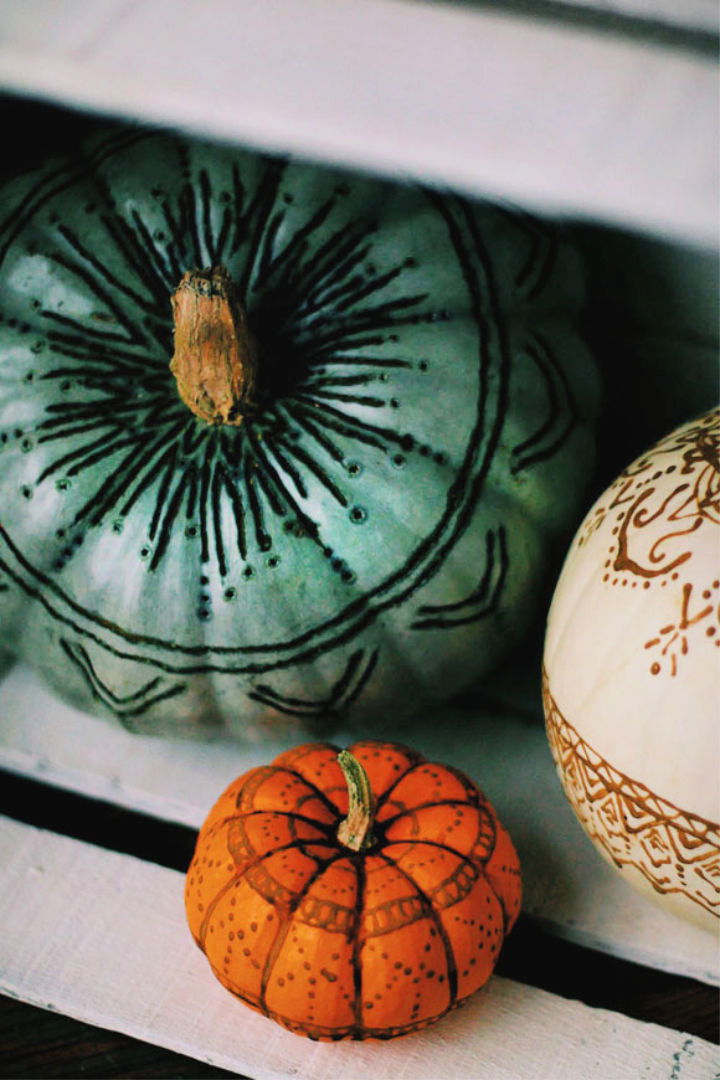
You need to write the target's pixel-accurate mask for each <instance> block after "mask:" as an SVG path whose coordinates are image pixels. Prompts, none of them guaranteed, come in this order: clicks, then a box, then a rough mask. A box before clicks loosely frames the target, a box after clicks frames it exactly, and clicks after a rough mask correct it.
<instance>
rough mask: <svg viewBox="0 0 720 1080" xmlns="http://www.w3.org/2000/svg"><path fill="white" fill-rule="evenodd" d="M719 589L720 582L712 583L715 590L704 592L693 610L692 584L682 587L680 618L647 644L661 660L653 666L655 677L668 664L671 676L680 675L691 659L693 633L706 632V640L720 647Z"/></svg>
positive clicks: (654, 660)
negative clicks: (680, 668) (685, 661)
mask: <svg viewBox="0 0 720 1080" xmlns="http://www.w3.org/2000/svg"><path fill="white" fill-rule="evenodd" d="M719 589H720V580H718V581H714V582H713V583H712V589H703V591H702V594H701V596H700V598H699V600H696V601H695V607H694V609H693V608H691V602H692V594H693V585H692V584H691V583H690V582H689V581H688V582H685V584H684V585H683V587H682V600H681V605H680V618H679V619H677V620H676V621H674V622H671V623H668V624H667V625H666V626H663V627H661V628H660V630H659V631H658V633H657V635H656V636H655V637H652V638H650V640H649V641H646V642H645V646H644V647H645V648H646V649H647V650H649V651H651V652H652V653H653V655H654V656H655V657H657V658H656V659H653V661H652V662H651V664H650V674H651V675H659V674H660V672H661V671H662V670H663V663H664V662H667V668H668V670H669V672H670V675H671V676H675V675H677V672H678V663H679V662H680V658H681V657H683V656H687V654H688V652H689V649H690V636H689V635H690V633H691V632H695V633H696V634H697V633H700V632H703V633H704V636H705V638H706V639H709V640H711V641H714V643H715V646H716V647H720V602H718V597H717V596H716V597H715V598H714V599H713V591H714V592H717V591H718V590H719ZM713 617H714V619H713Z"/></svg>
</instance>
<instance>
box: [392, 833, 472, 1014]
mask: <svg viewBox="0 0 720 1080" xmlns="http://www.w3.org/2000/svg"><path fill="white" fill-rule="evenodd" d="M377 855H378V857H379V858H380V859H382V861H383V862H385V863H387V865H388V866H392V867H393V869H394V870H396V871H397V872H398V874H400V876H401V877H402V878H404V879H405V881H407V883H408V885H410V887H411V888H412V889H413V890H414V891H415V892H416V893H417V895H418V896H419V898H420V902H421V904H422V905H423V907H424V908H425V911H426V913H427V915H428V916H429V918H430V919H431V921H432V923H433V925H434V927H435V930H436V931H437V934H438V937H439V938H440V941H441V942H442V946H443V951H444V953H445V964H446V974H447V980H448V995H449V999H448V1005H447V1006H446V1008H445V1009H443V1010H442V1012H441V1013H440V1014H439V1016H444V1015H445V1013H447V1012H449V1011H450V1010H451V1009H452V1008H453V1007H454V1006H455V1005H456V1004H457V992H458V973H457V964H456V963H455V953H454V951H453V947H452V945H451V943H450V938H449V937H448V934H447V931H446V930H445V927H444V925H443V922H442V919H441V918H440V914H439V912H438V910H437V908H436V907H435V905H434V904H433V902H432V900H431V899H430V897H429V896H428V894H427V893H426V892H425V890H424V889H423V888H422V887H421V886H420V885H419V884H418V883H417V881H415V879H414V878H413V877H412V876H411V875H410V874H409V873H408V872H407V871H406V870H404V869H403V868H402V866H399V865H398V863H397V862H396V861H395V860H394V859H393V858H392V856H391V855H388V854H387V849H383V850H381V851H378V852H377Z"/></svg>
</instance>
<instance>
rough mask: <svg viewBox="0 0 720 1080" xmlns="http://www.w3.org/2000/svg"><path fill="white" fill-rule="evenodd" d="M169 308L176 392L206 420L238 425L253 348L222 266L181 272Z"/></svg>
mask: <svg viewBox="0 0 720 1080" xmlns="http://www.w3.org/2000/svg"><path fill="white" fill-rule="evenodd" d="M172 310H173V319H174V322H175V352H174V354H173V358H172V360H171V361H170V370H171V371H172V373H173V375H174V376H175V378H176V380H177V387H178V392H179V394H180V397H181V398H182V400H183V401H184V402H185V404H186V405H187V406H188V408H189V409H190V410H191V411H192V412H193V413H194V414H195V415H196V416H198V417H199V418H200V419H201V420H204V421H205V422H206V423H208V424H232V425H235V426H237V425H239V424H241V423H242V422H243V420H244V418H245V416H246V415H247V413H248V412H249V411H250V410H251V409H252V407H253V404H254V402H253V396H254V391H255V367H256V363H255V361H256V349H255V346H254V343H253V341H252V339H251V336H250V332H249V330H248V326H247V319H246V317H245V312H244V310H243V307H242V304H241V303H240V300H239V299H238V295H237V291H236V289H235V286H234V284H233V281H232V278H231V277H230V275H229V273H228V272H227V270H226V269H225V268H224V267H222V266H214V267H211V268H210V269H208V270H191V271H189V272H188V273H187V274H184V275H183V278H182V281H181V282H180V284H179V285H178V287H177V289H176V291H175V293H174V294H173V296H172Z"/></svg>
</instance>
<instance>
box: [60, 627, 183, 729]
mask: <svg viewBox="0 0 720 1080" xmlns="http://www.w3.org/2000/svg"><path fill="white" fill-rule="evenodd" d="M60 647H61V648H62V650H63V652H64V653H65V655H66V656H67V657H68V659H69V660H70V661H71V662H72V664H73V666H74V667H75V669H76V670H77V671H79V672H80V674H81V675H82V677H83V680H84V681H85V683H86V684H87V686H88V688H89V689H90V692H91V693H92V695H93V697H94V698H95V699H96V700H97V701H99V702H100V703H101V704H102V705H104V706H105V708H107V709H109V710H110V711H111V712H112V713H113V715H114V716H116V717H117V718H118V720H119V721H120V722H121V724H122V725H123V727H125V728H127V729H128V730H129V731H132V730H133V727H134V725H133V720H134V718H136V717H138V716H142V714H143V713H145V712H147V711H148V709H151V708H152V707H153V705H156V704H157V703H158V702H160V701H165V700H167V699H168V698H173V697H177V696H178V694H183V693H184V692H185V690H186V685H185V683H176V684H175V685H174V686H167V680H166V679H162V678H161V677H160V676H159V675H158V676H156V677H155V678H154V679H150V681H149V682H147V683H145V684H144V685H143V686H141V687H140V689H139V690H135V691H134V692H133V693H129V694H116V693H115V692H114V691H113V690H112V689H111V688H110V687H109V686H108V685H107V683H105V682H103V680H102V679H101V678H100V676H99V675H98V673H97V671H96V670H95V667H94V665H93V662H92V660H91V659H90V655H89V653H88V651H87V649H85V648H84V647H83V646H82V645H79V644H77V643H76V642H73V641H69V640H68V639H67V638H61V639H60Z"/></svg>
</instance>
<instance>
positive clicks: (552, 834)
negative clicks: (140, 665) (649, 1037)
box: [0, 664, 720, 985]
mask: <svg viewBox="0 0 720 1080" xmlns="http://www.w3.org/2000/svg"><path fill="white" fill-rule="evenodd" d="M441 721H442V722H441V723H438V716H437V714H434V713H433V714H432V715H428V716H426V717H425V718H424V720H423V719H422V718H421V719H419V720H418V722H417V724H416V725H414V727H413V729H412V731H411V732H410V731H407V730H405V731H402V730H400V731H395V732H390V733H389V734H390V735H392V736H393V737H395V738H398V739H399V740H400V741H405V742H408V741H409V742H412V744H413V745H414V746H416V747H417V748H418V749H419V750H420V751H421V752H423V753H425V754H426V755H427V756H428V757H430V758H434V759H435V760H438V761H445V762H448V763H450V764H454V765H456V766H458V767H459V768H463V769H465V770H466V771H467V772H469V773H470V775H471V776H473V777H474V778H475V779H476V780H477V781H478V782H479V783H480V785H481V786H482V787H483V788H484V789H485V790H486V792H487V794H488V795H489V797H490V798H491V800H492V801H493V802H494V804H495V806H496V807H497V809H498V812H499V813H500V815H501V818H502V820H503V821H504V822H505V824H506V825H507V827H508V828H509V829H510V831H511V834H512V836H513V838H514V840H515V843H516V845H517V847H518V851H519V854H520V858H521V861H522V865H523V874H524V883H525V901H524V910H525V912H526V913H527V914H528V915H531V916H533V917H534V918H536V919H538V920H540V921H541V922H542V924H543V925H544V926H545V927H547V928H548V929H550V930H551V931H552V932H553V933H556V934H558V935H560V936H563V937H565V938H568V939H569V940H571V941H575V942H577V943H579V944H581V945H585V946H589V947H591V948H593V949H599V950H602V951H605V952H608V953H610V954H612V955H614V956H618V957H622V958H624V959H628V960H633V961H636V962H638V963H641V964H645V965H648V966H650V967H654V968H656V969H659V970H664V971H670V972H674V973H676V974H681V975H686V976H691V977H693V978H696V979H700V980H702V981H703V982H706V983H709V984H712V985H717V984H718V983H720V959H719V957H718V951H717V949H716V948H715V947H714V946H715V944H716V943H715V942H713V940H712V938H711V937H710V935H708V934H707V933H705V932H703V931H702V930H699V929H697V928H696V927H694V926H692V925H690V924H688V923H684V922H681V921H680V920H677V919H675V918H672V917H670V916H668V915H667V914H666V913H665V912H664V911H662V910H660V908H659V907H657V906H656V905H655V904H653V903H651V902H649V901H648V900H646V899H645V898H644V897H643V896H640V895H639V894H638V893H636V892H635V891H634V890H633V889H631V888H630V887H628V886H627V884H626V883H625V882H624V881H623V880H622V878H621V877H620V875H619V874H617V873H615V872H614V871H613V870H611V869H610V867H608V866H607V865H606V864H605V863H604V862H603V860H602V859H601V858H600V857H599V855H598V854H597V853H596V851H595V849H594V848H593V847H592V845H591V844H590V842H589V841H588V840H587V839H586V837H585V835H584V833H583V832H582V831H581V829H580V827H579V825H578V824H577V822H576V820H575V817H574V816H573V813H572V811H571V810H570V807H569V805H568V803H567V802H566V800H565V797H564V795H563V793H562V789H561V787H560V784H559V782H558V780H557V778H556V775H555V771H554V768H553V764H552V759H551V757H550V752H549V749H548V746H547V743H546V740H545V735H544V731H543V729H542V727H541V726H540V725H538V724H537V723H535V724H532V723H526V722H522V721H518V720H512V719H511V718H510V717H508V716H497V715H493V714H492V713H490V712H487V711H486V712H482V711H481V710H480V708H479V707H478V708H476V709H466V710H455V711H452V710H450V709H448V710H445V711H444V712H443V715H442V718H441ZM335 741H336V742H338V743H339V744H340V745H342V744H343V743H346V742H348V741H350V737H349V736H345V735H343V733H339V735H338V736H337V738H336V739H335ZM284 748H285V744H279V745H278V746H277V747H272V748H267V747H241V746H239V745H237V744H236V743H230V742H216V743H210V744H197V743H188V742H185V741H182V740H168V739H163V740H157V739H152V738H143V737H141V736H137V735H131V734H129V733H128V732H126V731H123V730H122V729H120V728H119V727H114V726H111V725H110V724H108V723H106V722H104V721H101V720H97V719H92V718H89V717H87V716H85V715H83V714H81V713H79V712H77V711H76V710H74V709H72V708H70V707H68V706H67V705H63V704H62V703H60V702H59V701H57V700H56V699H55V698H54V697H52V696H51V695H50V694H49V693H48V692H47V691H46V690H45V689H44V688H43V687H42V686H41V684H40V683H39V682H38V680H37V679H36V677H35V676H34V675H33V674H32V673H31V672H30V671H29V669H28V668H27V667H26V666H25V665H23V664H18V665H17V666H15V667H14V668H13V669H12V670H11V671H10V672H9V673H8V674H7V675H6V677H5V678H4V679H3V680H2V681H1V682H0V766H2V767H5V768H7V769H10V770H12V771H14V772H16V773H18V774H21V775H24V776H29V777H34V778H36V779H43V780H47V781H48V782H50V783H53V784H56V785H59V786H61V787H64V788H68V789H70V790H73V791H77V792H81V793H82V794H85V795H91V796H93V797H96V798H101V799H104V800H107V801H108V802H111V803H115V804H118V805H121V806H125V807H129V808H131V809H134V810H140V811H143V812H145V813H149V814H152V815H154V816H156V817H159V818H163V819H165V820H169V821H174V822H179V823H181V824H185V825H190V826H193V827H195V828H197V827H199V825H200V824H201V823H202V821H203V820H204V818H205V815H206V814H207V812H208V810H209V808H210V806H211V805H212V804H213V803H214V801H215V799H216V798H217V797H218V795H219V794H220V792H221V791H222V790H224V788H225V787H226V785H227V784H228V783H230V781H231V780H233V779H234V778H235V777H236V776H238V775H240V773H242V772H244V771H245V770H246V769H249V768H251V767H253V766H255V765H261V764H265V763H267V762H268V761H269V760H270V759H271V758H272V757H273V756H274V755H275V754H276V753H279V752H280V750H281V749H284Z"/></svg>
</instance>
